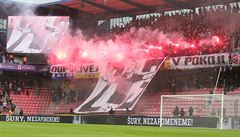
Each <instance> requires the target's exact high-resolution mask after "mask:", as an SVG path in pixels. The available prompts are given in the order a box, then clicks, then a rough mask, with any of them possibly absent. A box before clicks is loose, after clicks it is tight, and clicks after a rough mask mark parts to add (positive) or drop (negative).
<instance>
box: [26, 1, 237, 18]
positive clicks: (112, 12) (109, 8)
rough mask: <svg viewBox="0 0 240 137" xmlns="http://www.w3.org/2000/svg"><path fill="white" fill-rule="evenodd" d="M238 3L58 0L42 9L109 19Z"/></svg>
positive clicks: (44, 5) (43, 5)
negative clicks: (62, 10)
mask: <svg viewBox="0 0 240 137" xmlns="http://www.w3.org/2000/svg"><path fill="white" fill-rule="evenodd" d="M29 1H30V0H29ZM238 1H239V0H221V1H220V0H58V1H57V2H54V3H46V4H42V5H41V7H44V8H48V9H52V10H54V9H56V10H60V9H64V10H66V11H71V12H75V13H81V14H83V15H84V14H85V15H88V16H89V15H95V16H101V17H104V18H109V17H119V16H133V15H138V14H143V13H153V12H162V11H167V10H176V9H191V8H194V7H199V6H207V5H213V4H226V3H230V2H238Z"/></svg>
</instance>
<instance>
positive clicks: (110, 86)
mask: <svg viewBox="0 0 240 137" xmlns="http://www.w3.org/2000/svg"><path fill="white" fill-rule="evenodd" d="M162 62H163V61H162V60H160V59H150V60H147V59H144V60H137V61H135V60H134V61H133V60H129V61H126V62H109V63H108V64H107V65H106V66H105V69H104V70H101V77H100V78H99V80H98V83H97V85H96V87H95V89H94V90H93V92H92V93H91V95H90V96H89V97H88V98H87V99H86V100H85V101H84V102H83V103H82V105H80V106H79V107H78V108H76V109H75V110H74V112H75V113H88V112H94V113H96V112H109V111H110V110H111V109H113V110H114V111H118V110H126V109H129V110H132V108H133V107H134V105H135V104H136V102H137V100H138V99H139V98H140V97H141V95H142V93H143V92H144V90H145V88H146V87H147V85H148V84H149V83H150V81H151V80H152V79H153V77H154V75H155V74H156V73H157V71H158V70H159V68H160V66H161V64H162Z"/></svg>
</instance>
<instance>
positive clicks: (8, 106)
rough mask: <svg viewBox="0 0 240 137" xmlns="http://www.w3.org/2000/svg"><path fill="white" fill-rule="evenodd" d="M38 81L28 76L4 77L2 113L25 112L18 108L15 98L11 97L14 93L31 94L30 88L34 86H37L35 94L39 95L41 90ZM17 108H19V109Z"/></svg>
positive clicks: (0, 93) (0, 83)
mask: <svg viewBox="0 0 240 137" xmlns="http://www.w3.org/2000/svg"><path fill="white" fill-rule="evenodd" d="M36 83H37V82H34V81H33V80H30V79H27V78H22V79H20V78H11V77H6V78H5V77H4V78H3V77H2V79H1V81H0V114H2V113H4V114H9V115H12V114H20V115H22V114H23V111H22V110H21V108H18V107H17V105H16V104H15V102H14V100H13V99H12V98H11V95H12V94H15V95H22V94H24V95H27V96H28V95H30V90H31V88H33V87H36V89H35V88H34V89H35V90H34V91H35V94H36V95H39V94H40V90H38V89H39V88H38V85H39V84H36ZM16 108H17V109H18V110H17V111H15V110H16Z"/></svg>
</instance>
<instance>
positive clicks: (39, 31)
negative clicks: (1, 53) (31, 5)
mask: <svg viewBox="0 0 240 137" xmlns="http://www.w3.org/2000/svg"><path fill="white" fill-rule="evenodd" d="M68 25H69V17H64V16H9V18H8V37H7V51H8V52H13V53H50V52H51V51H52V49H54V48H55V46H56V45H59V42H60V41H61V38H62V36H63V35H64V33H65V32H66V30H67V28H68Z"/></svg>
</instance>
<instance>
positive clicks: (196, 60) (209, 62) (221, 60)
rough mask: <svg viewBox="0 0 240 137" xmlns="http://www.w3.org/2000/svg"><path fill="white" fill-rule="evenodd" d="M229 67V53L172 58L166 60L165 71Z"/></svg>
mask: <svg viewBox="0 0 240 137" xmlns="http://www.w3.org/2000/svg"><path fill="white" fill-rule="evenodd" d="M228 65H229V53H221V54H208V55H196V56H182V57H172V58H168V59H166V61H165V62H164V65H163V67H164V68H165V69H194V68H209V67H220V66H228Z"/></svg>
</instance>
